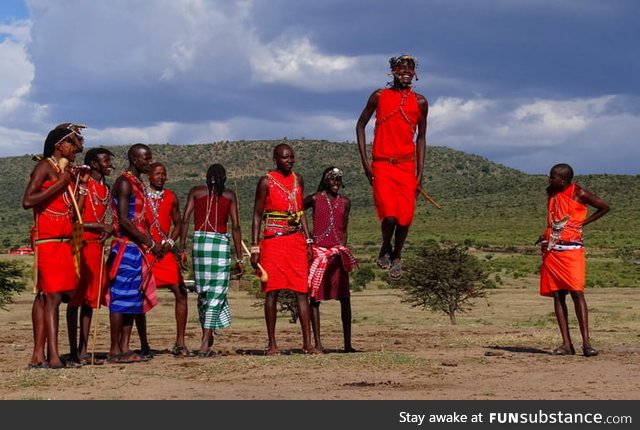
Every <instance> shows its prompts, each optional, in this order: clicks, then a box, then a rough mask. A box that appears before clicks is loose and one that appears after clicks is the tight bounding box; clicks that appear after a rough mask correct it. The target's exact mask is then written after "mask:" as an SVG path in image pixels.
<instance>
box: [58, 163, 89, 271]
mask: <svg viewBox="0 0 640 430" xmlns="http://www.w3.org/2000/svg"><path fill="white" fill-rule="evenodd" d="M67 164H69V160H68V159H66V158H64V157H63V158H61V159H60V160H59V161H58V166H59V167H60V171H61V172H64V169H65V168H66V167H67ZM67 191H68V192H69V196H70V197H71V201H72V202H73V207H74V208H75V210H76V217H77V219H78V222H77V223H74V224H73V234H72V236H71V246H72V247H73V264H74V266H75V268H76V275H77V276H78V278H79V277H80V248H81V247H82V233H83V232H84V225H83V223H82V214H81V213H80V208H79V207H78V202H77V200H76V196H75V194H74V192H73V189H72V188H71V184H69V185H67Z"/></svg>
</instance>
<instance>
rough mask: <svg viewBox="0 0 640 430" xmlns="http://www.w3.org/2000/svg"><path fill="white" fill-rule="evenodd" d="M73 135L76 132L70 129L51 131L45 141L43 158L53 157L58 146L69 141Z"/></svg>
mask: <svg viewBox="0 0 640 430" xmlns="http://www.w3.org/2000/svg"><path fill="white" fill-rule="evenodd" d="M73 134H74V132H73V131H71V130H68V129H62V128H54V129H53V130H51V131H50V132H49V134H48V135H47V138H46V139H45V141H44V149H43V150H42V156H43V157H44V158H47V157H51V156H52V155H53V151H55V149H56V145H57V144H58V143H60V142H62V141H64V140H66V139H68V138H69V137H71V136H72V135H73Z"/></svg>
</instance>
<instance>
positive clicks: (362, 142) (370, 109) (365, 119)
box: [356, 90, 382, 185]
mask: <svg viewBox="0 0 640 430" xmlns="http://www.w3.org/2000/svg"><path fill="white" fill-rule="evenodd" d="M381 91H382V90H376V91H374V92H373V93H372V94H371V96H369V100H368V101H367V104H366V106H365V107H364V109H363V110H362V113H361V114H360V117H359V118H358V122H357V123H356V141H357V142H358V151H359V152H360V161H361V162H362V168H363V169H364V174H365V175H366V176H367V180H368V181H369V184H370V185H372V184H373V179H374V178H373V174H372V173H371V164H370V163H369V159H368V158H367V134H366V132H365V128H366V126H367V124H368V123H369V120H370V119H371V116H372V115H373V113H374V112H375V111H376V109H377V108H378V99H379V98H380V92H381Z"/></svg>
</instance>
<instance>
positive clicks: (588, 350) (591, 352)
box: [582, 346, 600, 357]
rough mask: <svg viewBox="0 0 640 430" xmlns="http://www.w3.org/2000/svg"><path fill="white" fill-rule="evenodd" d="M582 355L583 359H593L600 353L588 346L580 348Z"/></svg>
mask: <svg viewBox="0 0 640 430" xmlns="http://www.w3.org/2000/svg"><path fill="white" fill-rule="evenodd" d="M582 354H583V355H584V356H585V357H595V356H596V355H598V354H600V352H598V350H597V349H595V348H592V347H590V346H585V347H583V348H582Z"/></svg>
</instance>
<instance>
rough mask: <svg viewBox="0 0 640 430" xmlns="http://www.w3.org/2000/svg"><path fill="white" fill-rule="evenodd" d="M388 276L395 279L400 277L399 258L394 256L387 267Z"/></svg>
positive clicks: (400, 263) (400, 266) (400, 262)
mask: <svg viewBox="0 0 640 430" xmlns="http://www.w3.org/2000/svg"><path fill="white" fill-rule="evenodd" d="M389 278H390V279H392V280H394V281H397V280H398V279H400V278H402V261H400V259H399V258H396V259H395V260H393V262H392V263H391V268H390V269H389Z"/></svg>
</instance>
